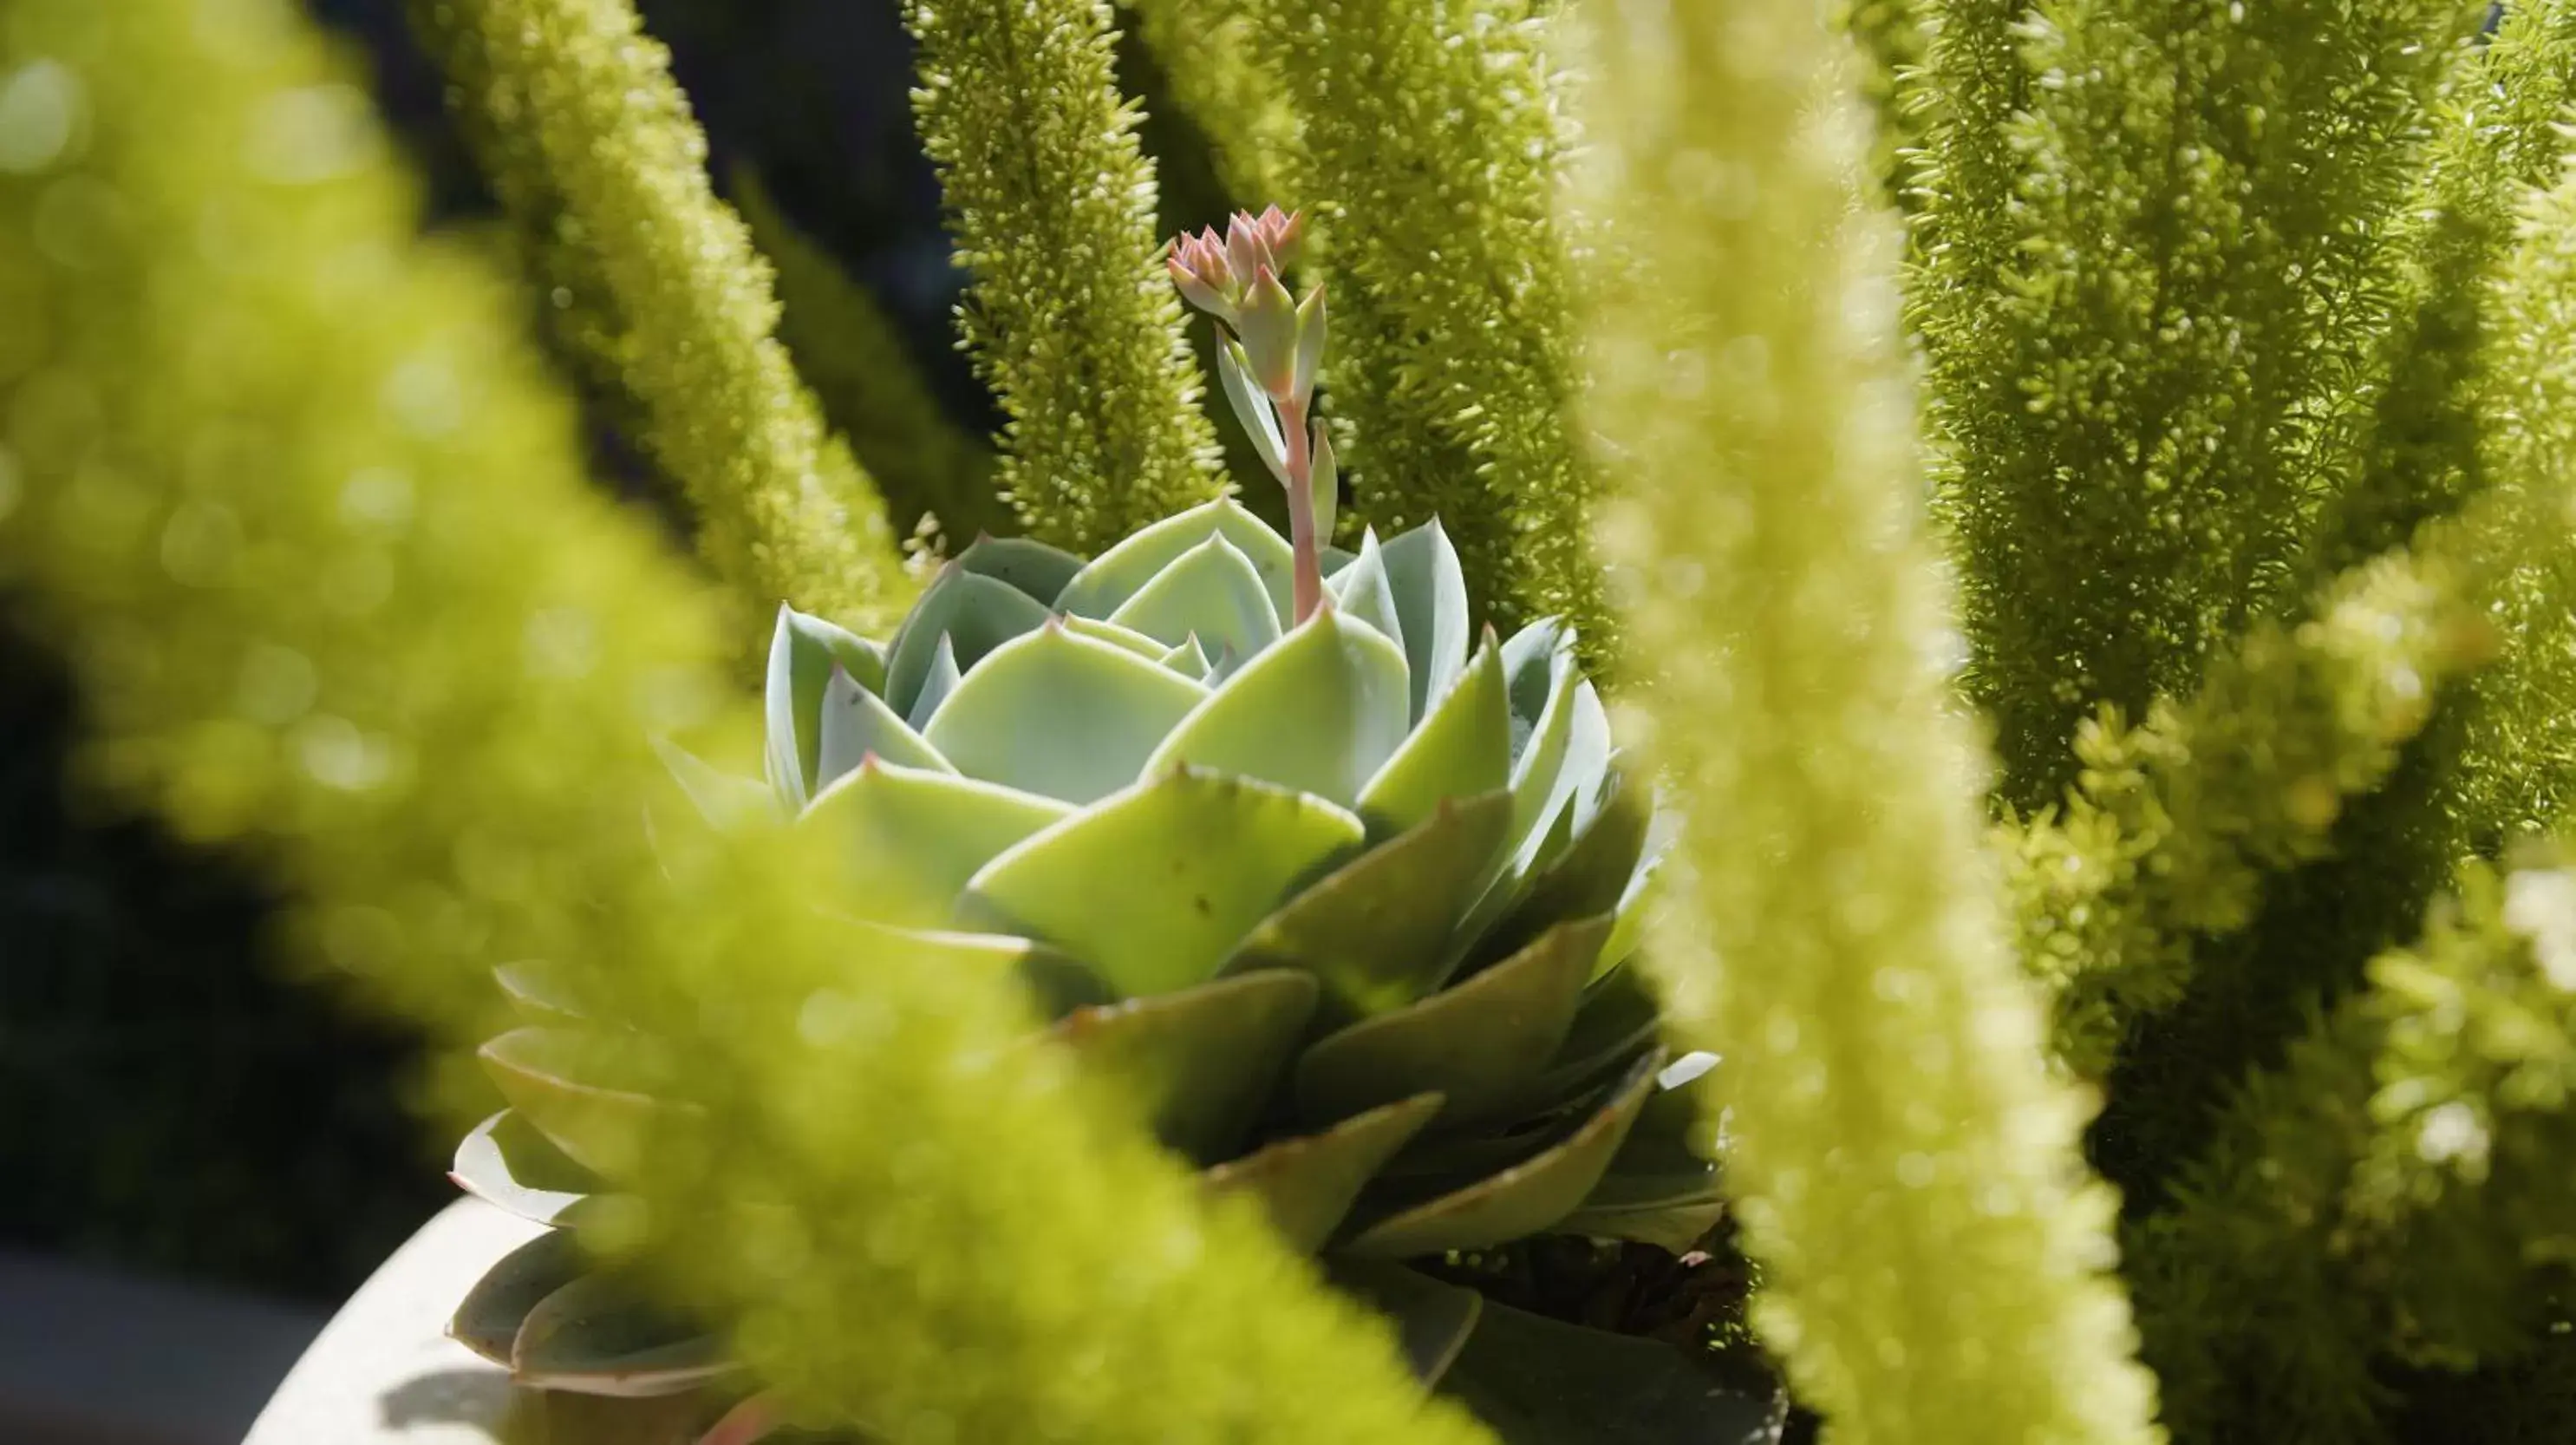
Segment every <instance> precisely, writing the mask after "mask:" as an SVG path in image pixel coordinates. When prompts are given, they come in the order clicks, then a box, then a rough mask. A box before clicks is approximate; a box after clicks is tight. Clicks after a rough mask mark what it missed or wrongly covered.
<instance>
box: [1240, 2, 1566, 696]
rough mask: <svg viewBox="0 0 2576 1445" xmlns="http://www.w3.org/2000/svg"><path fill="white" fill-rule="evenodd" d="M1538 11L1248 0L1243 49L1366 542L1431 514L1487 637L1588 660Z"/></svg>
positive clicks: (1553, 152)
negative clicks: (1480, 603)
mask: <svg viewBox="0 0 2576 1445" xmlns="http://www.w3.org/2000/svg"><path fill="white" fill-rule="evenodd" d="M1542 8H1543V7H1539V6H1534V5H1531V4H1528V3H1525V0H1438V3H1424V0H1260V10H1259V13H1260V15H1261V17H1262V18H1261V24H1260V26H1259V28H1258V30H1257V31H1256V36H1257V38H1258V40H1259V42H1260V44H1261V46H1262V47H1263V53H1264V55H1265V59H1266V64H1267V66H1268V68H1269V70H1270V72H1271V73H1272V74H1273V75H1275V76H1277V77H1279V83H1280V85H1281V86H1282V87H1283V88H1284V89H1285V90H1286V92H1287V94H1288V97H1289V101H1290V103H1291V104H1292V105H1293V106H1294V107H1295V108H1296V111H1297V114H1298V116H1299V117H1300V120H1301V122H1302V125H1303V137H1304V145H1303V146H1302V147H1301V148H1300V151H1299V160H1298V164H1297V166H1296V167H1295V169H1294V171H1293V173H1292V175H1293V180H1294V186H1293V189H1294V193H1295V194H1296V195H1298V196H1299V197H1301V198H1303V199H1306V200H1307V201H1309V202H1311V203H1312V204H1313V205H1315V206H1316V207H1317V208H1318V211H1319V224H1320V227H1321V230H1322V234H1323V240H1324V242H1325V244H1326V246H1327V247H1328V248H1329V259H1330V270H1329V274H1328V276H1327V278H1326V279H1327V280H1328V282H1329V283H1330V287H1331V306H1332V326H1333V350H1332V361H1331V366H1330V368H1329V375H1328V381H1329V383H1330V386H1331V391H1330V397H1331V401H1332V406H1333V410H1334V411H1335V412H1336V413H1337V415H1338V417H1339V418H1340V420H1341V421H1342V422H1344V423H1347V425H1346V427H1345V428H1344V429H1343V430H1341V431H1339V432H1337V433H1336V439H1335V446H1336V449H1337V450H1338V451H1339V452H1340V453H1341V456H1342V459H1343V470H1344V472H1345V473H1346V474H1354V475H1355V476H1356V483H1355V490H1354V492H1353V495H1354V497H1355V499H1356V502H1355V506H1356V509H1357V513H1358V515H1359V516H1361V517H1362V518H1364V519H1365V520H1366V521H1368V522H1369V523H1371V524H1374V525H1375V526H1376V528H1377V529H1378V531H1379V533H1380V534H1381V535H1388V534H1392V533H1394V532H1396V531H1400V530H1402V529H1404V528H1406V527H1410V526H1413V525H1415V524H1418V523H1420V522H1422V521H1424V520H1426V519H1427V518H1430V517H1432V516H1434V515H1437V516H1438V517H1439V518H1440V524H1441V525H1442V526H1443V527H1444V528H1446V529H1447V530H1448V532H1449V535H1450V536H1451V537H1452V538H1453V539H1455V541H1456V543H1457V547H1458V552H1459V556H1460V558H1461V560H1462V561H1463V563H1464V564H1465V566H1466V569H1467V578H1468V581H1469V584H1470V585H1471V586H1473V587H1475V588H1476V589H1477V591H1478V592H1479V594H1480V595H1481V596H1482V597H1484V598H1485V599H1488V600H1489V602H1490V605H1491V606H1492V608H1493V609H1494V612H1495V615H1496V618H1497V620H1498V622H1501V623H1505V624H1508V623H1511V622H1515V621H1521V620H1526V619H1528V618H1531V617H1535V616H1538V615H1541V614H1547V613H1553V614H1556V615H1558V616H1562V617H1565V618H1566V619H1568V620H1569V621H1571V622H1573V623H1574V624H1575V626H1576V628H1577V630H1578V632H1579V633H1580V635H1581V636H1582V638H1583V640H1584V642H1585V645H1586V647H1587V648H1588V649H1589V650H1591V651H1592V652H1593V655H1594V656H1595V657H1596V658H1598V657H1602V656H1606V655H1607V653H1608V648H1609V638H1610V631H1611V627H1610V622H1609V618H1608V615H1607V613H1606V611H1605V609H1604V604H1603V600H1602V591H1601V579H1600V569H1599V568H1598V566H1597V565H1596V564H1595V562H1594V560H1593V556H1592V551H1591V547H1590V540H1591V523H1590V499H1591V495H1592V490H1593V486H1594V480H1593V475H1592V469H1591V467H1590V466H1589V465H1588V464H1587V463H1586V461H1585V459H1584V458H1583V456H1582V455H1581V453H1580V448H1579V439H1578V438H1577V437H1576V436H1575V434H1574V431H1573V428H1572V426H1571V424H1570V421H1569V410H1570V407H1571V405H1572V403H1573V401H1574V400H1575V379H1574V350H1573V333H1574V330H1575V326H1576V322H1575V318H1574V315H1573V311H1572V309H1571V306H1570V298H1569V295H1568V292H1567V280H1566V249H1567V248H1566V246H1565V244H1564V241H1563V238H1562V236H1561V235H1560V233H1559V228H1558V224H1557V221H1556V218H1555V214H1554V208H1555V202H1556V193H1557V181H1558V166H1559V159H1560V156H1561V155H1562V152H1563V138H1562V137H1561V136H1560V135H1559V133H1558V132H1559V127H1558V121H1557V116H1556V110H1557V107H1556V105H1555V103H1554V96H1553V94H1552V92H1551V86H1552V84H1553V80H1552V77H1551V74H1550V68H1549V52H1548V48H1547V40H1548V24H1547V22H1546V21H1543V20H1542V19H1540V18H1538V14H1537V12H1538V11H1540V10H1541V9H1542Z"/></svg>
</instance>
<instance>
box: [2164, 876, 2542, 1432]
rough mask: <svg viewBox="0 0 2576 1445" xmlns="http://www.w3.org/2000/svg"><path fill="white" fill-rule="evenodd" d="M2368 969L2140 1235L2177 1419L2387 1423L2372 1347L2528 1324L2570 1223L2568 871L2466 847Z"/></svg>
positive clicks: (2421, 1349)
mask: <svg viewBox="0 0 2576 1445" xmlns="http://www.w3.org/2000/svg"><path fill="white" fill-rule="evenodd" d="M2370 979H2371V987H2370V989H2369V990H2368V991H2366V992H2363V993H2357V994H2355V995H2353V996H2351V997H2349V998H2347V999H2346V1000H2345V1001H2344V1002H2343V1003H2342V1004H2340V1005H2338V1006H2337V1007H2336V1008H2335V1009H2334V1010H2333V1012H2332V1013H2331V1015H2329V1016H2328V1017H2325V1018H2323V1019H2320V1020H2317V1021H2315V1022H2314V1023H2313V1025H2312V1027H2311V1028H2310V1029H2309V1030H2308V1032H2307V1034H2306V1035H2305V1036H2304V1037H2303V1038H2301V1039H2299V1040H2298V1041H2297V1042H2295V1043H2294V1044H2293V1045H2292V1046H2291V1048H2290V1050H2289V1054H2288V1057H2287V1060H2286V1062H2284V1063H2283V1064H2282V1065H2281V1066H2279V1067H2278V1068H2276V1069H2272V1070H2268V1071H2265V1072H2262V1073H2259V1074H2257V1075H2255V1076H2254V1077H2253V1078H2252V1079H2251V1080H2249V1081H2248V1082H2247V1084H2246V1085H2245V1087H2244V1088H2243V1089H2242V1090H2241V1091H2239V1093H2238V1094H2237V1096H2236V1097H2235V1099H2234V1100H2233V1101H2232V1102H2231V1105H2230V1107H2229V1109H2228V1112H2227V1114H2226V1117H2225V1118H2224V1119H2223V1120H2222V1121H2221V1122H2220V1123H2219V1125H2218V1128H2217V1133H2216V1137H2215V1142H2214V1143H2213V1145H2212V1147H2211V1149H2210V1150H2209V1152H2208V1153H2207V1154H2206V1155H2205V1156H2204V1157H2203V1158H2202V1159H2201V1160H2200V1161H2198V1162H2197V1163H2196V1164H2195V1165H2194V1167H2193V1168H2192V1169H2191V1170H2190V1171H2188V1174H2187V1176H2186V1179H2185V1182H2184V1185H2183V1187H2182V1188H2181V1189H2180V1190H2179V1191H2178V1192H2177V1198H2178V1200H2179V1201H2180V1202H2179V1203H2178V1204H2177V1205H2176V1206H2175V1208H2174V1209H2173V1210H2172V1211H2171V1212H2170V1213H2168V1214H2165V1215H2160V1216H2157V1217H2155V1218H2154V1219H2152V1220H2149V1221H2147V1222H2145V1223H2143V1224H2142V1225H2141V1226H2140V1227H2139V1228H2138V1229H2137V1230H2136V1231H2135V1233H2136V1238H2135V1241H2134V1243H2133V1247H2132V1254H2133V1255H2134V1256H2135V1257H2136V1259H2137V1267H2136V1274H2137V1278H2138V1280H2139V1304H2140V1311H2141V1323H2142V1324H2143V1326H2144V1328H2145V1330H2146V1336H2147V1355H2148V1358H2149V1359H2150V1360H2151V1361H2152V1362H2153V1363H2154V1364H2155V1366H2156V1367H2157V1370H2158V1372H2159V1374H2160V1375H2161V1377H2162V1378H2163V1380H2164V1383H2165V1418H2166V1423H2167V1425H2168V1426H2169V1427H2170V1428H2171V1429H2172V1430H2173V1431H2174V1433H2175V1435H2176V1437H2177V1438H2181V1439H2212V1438H2244V1439H2259V1440H2276V1441H2284V1442H2291V1445H2361V1442H2369V1441H2373V1440H2379V1439H2384V1438H2387V1435H2388V1433H2389V1427H2388V1422H2387V1421H2386V1420H2384V1419H2383V1418H2381V1410H2382V1407H2383V1406H2385V1405H2386V1404H2387V1403H2388V1402H2389V1398H2390V1396H2389V1391H2388V1390H2387V1388H2386V1386H2385V1385H2384V1384H2383V1383H2382V1379H2383V1378H2384V1376H2383V1375H2381V1374H2379V1373H2377V1371H2378V1367H2380V1366H2384V1365H2385V1364H2387V1363H2389V1362H2391V1361H2397V1360H2402V1361H2407V1362H2410V1363H2416V1364H2425V1365H2435V1366H2441V1367H2446V1368H2453V1369H2458V1368H2465V1367H2468V1366H2470V1365H2474V1364H2478V1363H2481V1362H2489V1361H2507V1360H2511V1359H2513V1358H2515V1357H2516V1356H2518V1355H2520V1354H2522V1353H2523V1352H2525V1351H2527V1350H2529V1349H2531V1348H2532V1347H2534V1346H2535V1345H2537V1344H2539V1343H2540V1339H2541V1335H2540V1328H2541V1323H2542V1321H2543V1319H2544V1318H2545V1317H2546V1316H2545V1315H2544V1312H2543V1307H2544V1306H2545V1304H2546V1298H2545V1291H2546V1290H2547V1288H2548V1286H2549V1284H2550V1279H2549V1276H2548V1274H2547V1273H2546V1272H2545V1271H2546V1270H2547V1268H2548V1263H2549V1261H2550V1260H2552V1259H2553V1258H2556V1257H2560V1256H2561V1255H2562V1253H2563V1248H2564V1245H2563V1241H2564V1240H2565V1239H2566V1237H2567V1235H2568V1233H2569V1232H2570V1230H2571V1229H2576V1206H2571V1205H2570V1203H2569V1198H2568V1194H2567V1190H2566V1187H2565V1168H2566V1160H2567V1158H2568V1157H2569V1152H2570V1151H2571V1150H2572V1149H2576V1042H2571V1040H2576V874H2571V873H2570V872H2568V871H2567V870H2565V869H2563V868H2550V867H2542V868H2529V869H2525V870H2522V871H2518V872H2515V873H2513V874H2511V875H2510V876H2507V877H2499V876H2498V875H2497V874H2495V873H2494V872H2493V871H2492V870H2490V869H2488V868H2487V867H2485V866H2483V865H2474V866H2471V867H2470V868H2468V869H2467V870H2466V871H2465V872H2464V873H2463V876H2462V878H2461V887H2460V892H2459V896H2458V897H2457V898H2456V899H2446V900H2443V901H2441V902H2439V903H2437V905H2436V906H2435V908H2434V910H2433V913H2432V916H2431V918H2430V919H2429V920H2428V922H2427V924H2426V926H2425V929H2424V933H2423V935H2422V938H2421V939H2420V940H2419V941H2418V942H2416V943H2415V944H2413V945H2411V946H2409V947H2407V948H2403V949H2394V950H2391V951H2389V952H2388V953H2385V954H2383V955H2381V956H2380V957H2379V958H2378V959H2377V960H2375V961H2374V962H2373V963H2372V964H2371V968H2370ZM2462 1438H2467V1437H2462ZM2479 1438H2484V1437H2479Z"/></svg>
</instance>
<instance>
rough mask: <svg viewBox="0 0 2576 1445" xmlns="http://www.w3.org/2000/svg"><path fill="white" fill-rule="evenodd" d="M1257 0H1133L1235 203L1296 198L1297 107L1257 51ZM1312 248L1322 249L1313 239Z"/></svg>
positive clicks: (1140, 25) (1174, 92) (1285, 202)
mask: <svg viewBox="0 0 2576 1445" xmlns="http://www.w3.org/2000/svg"><path fill="white" fill-rule="evenodd" d="M1253 4H1254V0H1127V6H1128V8H1129V9H1130V10H1132V11H1133V12H1134V14H1135V16H1136V28H1137V31H1138V32H1139V33H1140V34H1142V35H1143V36H1144V39H1145V44H1146V45H1147V46H1149V47H1151V48H1152V50H1153V52H1154V57H1155V59H1156V60H1157V61H1159V62H1161V64H1162V68H1163V74H1164V77H1165V83H1166V85H1167V86H1168V87H1169V89H1170V91H1171V96H1172V99H1173V100H1174V101H1176V102H1178V103H1179V105H1180V107H1181V109H1183V110H1184V111H1187V112H1188V113H1189V117H1190V120H1191V121H1192V122H1193V123H1195V124H1196V125H1197V126H1198V128H1199V130H1200V132H1201V133H1202V134H1204V135H1206V136H1207V138H1208V144H1209V148H1210V149H1211V150H1212V151H1214V153H1215V159H1216V169H1217V176H1218V179H1219V180H1221V181H1222V182H1224V185H1225V188H1226V190H1227V191H1228V192H1229V193H1230V194H1231V195H1232V197H1233V199H1234V201H1235V203H1236V204H1237V205H1241V206H1249V207H1253V208H1256V209H1257V208H1259V207H1261V206H1265V205H1277V206H1280V207H1283V208H1285V207H1290V206H1294V205H1295V204H1296V203H1297V201H1296V193H1295V192H1294V191H1293V190H1291V189H1290V186H1289V171H1290V168H1291V162H1292V161H1293V159H1294V158H1295V156H1296V154H1297V146H1298V139H1297V137H1298V125H1297V114H1296V112H1295V111H1294V110H1292V109H1290V108H1289V105H1288V98H1287V96H1286V95H1285V94H1284V93H1283V92H1282V90H1281V88H1280V86H1279V85H1278V83H1277V82H1276V81H1275V80H1274V79H1273V78H1272V77H1271V76H1270V75H1268V74H1267V73H1265V72H1264V71H1263V70H1262V68H1261V66H1260V65H1259V64H1258V63H1257V62H1256V61H1255V59H1254V51H1253V46H1252V33H1253V32H1252V27H1253V25H1254V23H1255V18H1254V14H1253V8H1252V7H1253ZM1308 254H1309V255H1313V254H1315V247H1314V245H1313V243H1312V242H1311V241H1310V242H1309V244H1308Z"/></svg>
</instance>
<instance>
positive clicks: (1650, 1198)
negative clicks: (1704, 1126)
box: [1557, 1064, 1726, 1254]
mask: <svg viewBox="0 0 2576 1445" xmlns="http://www.w3.org/2000/svg"><path fill="white" fill-rule="evenodd" d="M1679 1067H1681V1065H1680V1064H1675V1065H1673V1066H1670V1067H1667V1068H1666V1069H1665V1070H1664V1072H1663V1075H1661V1076H1659V1077H1658V1080H1657V1084H1658V1087H1657V1089H1656V1091H1655V1092H1654V1093H1653V1094H1652V1095H1650V1096H1648V1098H1647V1100H1646V1103H1645V1106H1644V1107H1643V1108H1641V1109H1640V1110H1639V1111H1638V1114H1637V1122H1636V1124H1635V1126H1634V1127H1632V1128H1631V1129H1629V1131H1628V1142H1626V1143H1625V1144H1622V1145H1621V1146H1619V1153H1618V1155H1617V1156H1616V1157H1615V1158H1613V1159H1612V1160H1611V1161H1610V1171H1609V1172H1608V1173H1606V1174H1604V1175H1602V1176H1601V1182H1600V1183H1599V1184H1596V1185H1594V1186H1593V1187H1592V1192H1591V1193H1590V1194H1588V1195H1586V1196H1584V1200H1583V1207H1582V1208H1581V1209H1578V1210H1576V1211H1575V1212H1574V1213H1573V1214H1570V1215H1568V1216H1566V1219H1565V1221H1564V1223H1562V1224H1560V1225H1558V1226H1557V1229H1558V1231H1559V1232H1560V1233H1565V1234H1583V1235H1590V1236H1592V1237H1594V1238H1597V1239H1633V1240H1637V1241H1639V1242H1641V1243H1645V1244H1654V1245H1660V1246H1662V1247H1663V1248H1665V1249H1668V1250H1671V1251H1672V1252H1673V1253H1675V1254H1681V1253H1684V1252H1686V1251H1688V1250H1690V1249H1693V1248H1695V1247H1697V1245H1698V1244H1699V1242H1700V1236H1701V1235H1703V1234H1705V1233H1707V1232H1708V1230H1709V1228H1710V1226H1712V1225H1714V1224H1715V1223H1716V1222H1717V1219H1718V1216H1720V1215H1722V1214H1724V1213H1725V1212H1726V1200H1725V1197H1724V1195H1723V1193H1722V1192H1721V1191H1720V1189H1719V1186H1718V1169H1717V1166H1716V1165H1715V1164H1713V1163H1711V1162H1709V1161H1708V1160H1706V1159H1703V1158H1701V1157H1699V1155H1698V1154H1696V1153H1694V1152H1693V1151H1692V1149H1691V1147H1690V1143H1689V1139H1690V1136H1691V1134H1692V1133H1693V1131H1694V1130H1695V1129H1696V1128H1697V1127H1698V1124H1699V1116H1700V1114H1701V1113H1702V1112H1704V1107H1703V1105H1702V1104H1701V1102H1700V1101H1699V1100H1698V1099H1697V1098H1696V1097H1695V1096H1694V1090H1693V1088H1692V1086H1691V1085H1690V1084H1688V1083H1683V1084H1680V1085H1669V1084H1667V1083H1666V1080H1668V1079H1670V1077H1671V1076H1672V1074H1673V1072H1674V1069H1676V1068H1679Z"/></svg>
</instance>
